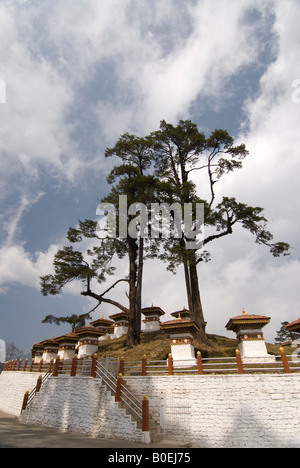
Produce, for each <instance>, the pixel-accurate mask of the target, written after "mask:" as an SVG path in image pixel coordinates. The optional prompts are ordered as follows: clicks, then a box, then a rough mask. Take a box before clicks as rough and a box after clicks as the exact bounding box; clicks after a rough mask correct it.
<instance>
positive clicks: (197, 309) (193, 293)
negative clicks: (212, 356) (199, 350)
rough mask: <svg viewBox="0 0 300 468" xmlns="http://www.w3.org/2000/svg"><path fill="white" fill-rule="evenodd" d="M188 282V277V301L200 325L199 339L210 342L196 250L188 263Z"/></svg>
mask: <svg viewBox="0 0 300 468" xmlns="http://www.w3.org/2000/svg"><path fill="white" fill-rule="evenodd" d="M187 267H188V268H187V273H186V275H188V283H187V278H186V284H187V285H188V284H189V288H190V290H189V291H188V301H189V303H191V306H190V305H189V308H190V313H191V319H192V320H194V321H195V322H196V324H197V325H198V327H199V331H198V332H197V339H198V340H199V341H201V342H203V343H208V338H207V335H206V332H205V325H206V324H205V320H204V316H203V309H202V303H201V297H200V289H199V281H198V272H197V265H196V256H195V253H194V252H191V254H190V257H189V260H188V265H187Z"/></svg>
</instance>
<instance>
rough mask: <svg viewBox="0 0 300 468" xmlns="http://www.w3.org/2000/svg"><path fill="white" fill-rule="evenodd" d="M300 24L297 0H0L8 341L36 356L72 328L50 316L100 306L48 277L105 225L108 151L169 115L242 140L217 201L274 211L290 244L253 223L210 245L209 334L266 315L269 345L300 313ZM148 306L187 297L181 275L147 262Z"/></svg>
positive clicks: (204, 274)
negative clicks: (76, 238) (101, 208)
mask: <svg viewBox="0 0 300 468" xmlns="http://www.w3.org/2000/svg"><path fill="white" fill-rule="evenodd" d="M299 18H300V3H299V1H298V0H257V1H256V0H184V1H183V0H85V1H83V0H60V1H58V0H53V1H50V0H39V1H37V0H14V1H13V2H12V1H11V0H0V161H1V172H0V200H1V212H0V241H1V244H0V338H2V339H3V340H5V341H6V342H10V343H11V342H14V344H15V345H16V346H18V347H19V348H21V349H22V350H23V351H24V352H28V351H29V350H30V348H31V346H32V344H33V343H34V342H36V341H40V340H42V339H45V338H48V337H50V336H52V335H55V336H58V335H61V334H63V333H66V332H67V331H69V329H68V327H64V326H60V327H57V326H54V325H53V326H52V325H49V324H41V320H42V319H43V318H44V317H45V315H47V314H54V315H58V316H61V315H68V314H71V313H77V314H80V313H83V312H86V311H88V310H90V308H92V306H93V305H95V304H93V303H92V302H90V301H89V300H88V299H84V298H82V297H80V295H79V291H80V288H79V289H78V287H77V286H75V285H74V287H71V288H69V289H68V290H67V291H66V293H64V294H62V295H61V296H58V297H43V296H42V295H41V293H40V291H39V277H40V276H41V275H43V274H47V273H50V272H51V271H52V260H53V256H54V254H55V252H56V251H57V249H58V248H59V247H61V246H62V245H64V239H65V234H66V231H67V229H68V228H69V227H70V226H76V223H77V221H78V219H85V218H91V219H96V208H97V205H98V202H99V199H100V198H101V197H102V196H104V195H105V194H106V193H107V191H108V186H107V183H106V175H107V173H108V171H109V170H110V168H111V167H112V164H113V161H112V160H105V158H104V156H103V154H104V150H105V148H106V147H107V146H112V145H114V143H115V142H116V140H117V139H118V137H119V135H120V134H122V133H124V132H126V131H128V132H130V133H135V134H138V135H141V136H142V135H145V134H147V133H148V132H150V131H152V130H156V129H157V128H158V127H159V122H160V120H162V119H165V120H167V121H168V122H170V123H173V124H176V123H177V122H178V120H179V119H191V120H192V121H193V122H195V123H197V125H198V126H199V128H200V129H201V130H202V131H204V132H205V133H206V134H209V133H210V132H211V131H213V130H214V129H215V128H224V129H227V130H228V131H229V133H231V134H232V135H233V136H234V137H235V138H236V139H237V140H238V141H243V142H245V143H246V145H247V147H248V149H249V151H250V156H249V157H248V158H247V160H246V161H245V162H244V167H243V169H242V170H241V171H238V172H236V173H234V174H232V175H230V176H227V177H226V178H224V179H223V181H222V182H219V184H218V187H217V188H218V195H219V196H221V195H222V194H226V195H228V196H235V197H236V198H237V200H239V201H241V202H244V203H248V204H250V205H258V206H262V207H264V208H265V216H266V217H267V218H268V219H269V221H270V224H269V229H270V230H271V231H272V233H273V234H274V240H276V241H277V240H283V241H286V242H288V243H290V244H291V245H292V249H291V255H290V256H289V257H284V258H279V259H274V258H273V257H272V256H271V254H270V253H269V251H268V249H267V248H265V247H263V246H258V245H257V244H255V242H254V239H253V238H252V236H251V235H250V234H248V233H247V232H246V231H244V232H243V231H237V232H236V233H235V234H233V235H232V236H230V237H229V238H224V239H222V241H219V242H218V243H216V244H215V245H212V261H211V262H210V263H208V264H205V265H201V266H200V267H199V279H200V288H201V293H202V302H203V307H204V314H205V319H206V320H207V331H208V332H209V333H218V334H221V335H226V336H232V337H233V334H231V333H230V332H227V331H226V330H225V328H224V327H225V324H226V323H227V321H228V319H229V318H230V317H232V316H235V315H239V314H240V313H241V311H242V308H245V309H246V312H248V313H253V314H263V315H268V316H270V317H271V323H270V324H269V325H268V326H267V327H266V328H265V337H266V339H267V340H269V341H273V340H274V338H275V336H276V331H277V330H278V329H279V328H280V324H281V322H282V321H284V320H287V321H292V320H295V319H297V318H299V316H300V310H299V303H300V300H299V299H300V298H299V276H300V257H299V247H300V242H299V230H300V221H299V219H300V210H299V191H300V189H299V187H300V185H299V183H298V178H299V174H300V149H299V146H300V145H299V140H300V138H299V131H300V130H299V129H300V125H299V124H300V30H299ZM199 188H200V187H199ZM115 297H116V298H118V299H119V298H121V299H122V300H123V299H124V297H125V292H124V290H123V289H122V287H121V288H120V290H118V291H116V292H115ZM143 300H144V303H143V305H144V306H145V307H146V306H149V305H151V304H152V303H154V304H157V305H160V306H161V307H162V308H163V309H164V310H165V311H166V313H167V316H166V318H168V314H169V313H171V312H173V311H174V310H178V309H181V308H182V307H183V306H185V305H187V301H186V296H185V290H184V284H183V282H182V272H181V271H179V272H178V275H177V276H173V275H172V274H169V273H166V272H165V267H164V265H162V264H157V263H154V262H149V263H147V264H146V270H145V282H144V299H143ZM115 312H116V310H115V309H111V308H107V306H105V305H103V306H101V308H99V309H98V310H97V313H95V314H94V318H96V317H98V316H102V315H103V316H104V317H107V316H108V315H110V314H112V313H115Z"/></svg>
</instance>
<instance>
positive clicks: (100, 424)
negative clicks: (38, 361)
mask: <svg viewBox="0 0 300 468" xmlns="http://www.w3.org/2000/svg"><path fill="white" fill-rule="evenodd" d="M108 367H109V366H108V365H106V364H105V363H102V362H100V360H97V359H84V360H81V361H80V364H79V363H78V365H77V370H76V374H75V375H76V376H77V377H75V375H74V374H72V372H71V365H70V362H67V361H66V362H64V363H63V362H60V363H59V365H57V366H55V367H54V371H53V373H52V372H48V373H47V374H46V375H44V376H43V377H42V376H40V377H39V379H38V382H37V385H36V387H35V388H34V389H33V390H32V391H31V392H30V393H29V392H26V393H25V396H24V402H23V407H22V412H21V419H22V420H23V421H27V422H31V421H36V420H40V421H42V420H43V419H44V417H45V414H46V413H45V412H44V411H47V408H46V409H45V410H43V409H42V408H43V407H44V405H43V401H45V402H46V401H48V400H49V394H51V395H52V397H53V395H55V394H56V395H57V398H54V400H56V402H55V404H54V409H53V411H54V412H56V413H55V414H56V415H57V416H56V418H57V419H56V420H52V423H51V427H55V425H56V424H57V422H56V421H57V420H61V413H62V410H61V408H60V400H61V399H62V398H63V397H60V395H61V392H62V391H64V388H65V387H64V386H65V385H66V386H67V388H72V386H73V384H72V383H71V382H72V380H73V379H74V378H75V379H76V378H78V377H79V381H78V384H79V382H81V383H80V385H83V388H82V390H81V392H84V391H85V390H84V388H85V385H86V384H85V383H84V382H85V380H84V379H85V378H86V377H93V381H94V387H92V388H94V389H93V392H96V394H97V392H98V395H99V397H98V403H96V406H95V408H94V413H93V415H94V416H93V421H92V422H91V421H90V423H89V424H90V425H89V428H90V434H91V435H92V436H94V437H99V436H100V437H102V436H104V437H105V436H106V435H107V437H111V438H113V437H115V436H114V433H118V436H116V437H117V438H119V437H120V438H122V437H121V435H120V430H123V428H127V430H125V431H123V433H122V434H123V435H125V436H126V437H124V438H129V437H133V439H132V440H136V441H140V442H144V443H150V442H156V441H158V440H160V439H159V434H158V429H157V425H156V424H155V423H154V421H153V420H152V419H151V417H149V401H148V399H147V398H146V397H144V399H143V400H142V401H141V399H139V398H137V397H136V396H135V395H134V393H133V392H132V391H131V390H130V389H129V388H128V386H127V385H125V383H124V381H123V377H122V375H121V374H119V376H118V377H116V376H115V375H114V374H113V373H112V372H113V371H112V372H110V370H108ZM55 369H56V370H55ZM49 377H51V379H50V380H48V379H49ZM60 377H61V378H60ZM80 377H82V378H83V380H81V378H80ZM66 379H67V380H66ZM69 379H71V380H69ZM46 381H48V382H49V385H48V382H47V385H45V386H44V383H45V382H46ZM67 382H69V384H67ZM75 382H76V380H74V384H75V387H74V388H75V389H76V385H77V384H76V383H75ZM89 382H90V384H91V385H93V384H92V383H91V381H90V379H89ZM56 384H57V385H56ZM42 385H43V388H42V390H41V387H42ZM70 386H71V387H70ZM40 390H41V391H40ZM68 391H70V390H68ZM68 391H67V393H66V396H65V397H64V399H65V400H64V401H65V402H67V401H68V398H69V397H68V395H69V394H68ZM81 395H82V393H81ZM94 401H96V400H94ZM72 404H73V408H74V409H73V411H75V412H78V411H79V412H80V409H79V408H78V406H77V405H79V406H80V402H79V401H78V403H77V400H75V401H74V400H73V403H72ZM110 412H111V413H110ZM81 414H82V413H81ZM103 414H104V416H103ZM111 414H113V416H111ZM46 419H47V417H46ZM60 423H61V421H60ZM69 423H71V421H69ZM105 428H107V434H106V429H105ZM121 428H122V429H121ZM85 432H86V430H85ZM103 434H104V435H103ZM129 434H131V435H130V436H129ZM128 440H130V439H128Z"/></svg>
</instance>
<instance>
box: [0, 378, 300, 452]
mask: <svg viewBox="0 0 300 468" xmlns="http://www.w3.org/2000/svg"><path fill="white" fill-rule="evenodd" d="M38 375H39V374H37V373H29V372H2V374H1V375H0V410H2V411H5V412H8V413H11V414H16V415H18V414H19V412H20V409H21V405H22V401H23V395H24V392H25V391H26V390H31V389H32V388H34V386H35V384H36V380H37V377H38ZM125 383H126V386H127V387H129V388H130V389H131V390H132V391H133V393H135V394H136V395H137V396H139V397H140V400H142V398H143V396H144V395H148V397H149V403H150V414H151V418H152V420H155V421H156V423H157V425H159V426H160V431H161V434H162V435H163V437H164V439H166V440H168V439H171V440H172V441H174V440H175V441H176V440H178V441H179V442H180V443H184V444H188V443H190V444H191V445H192V446H193V447H207V448H219V447H220V448H221V447H261V448H268V447H298V448H300V374H280V375H279V374H252V375H250V374H243V375H237V374H235V375H204V376H203V375H190V376H188V375H185V376H183V375H182V376H176V375H174V376H160V377H159V376H154V377H152V376H149V377H148V376H144V377H126V378H125ZM21 419H22V420H23V421H27V422H30V423H34V424H40V425H44V426H48V427H52V428H57V429H58V430H62V431H66V430H70V431H76V432H77V431H79V432H84V433H86V434H88V435H91V436H94V437H105V438H121V439H128V440H133V441H141V440H142V438H141V437H142V436H141V431H140V430H137V429H136V425H135V423H133V422H132V421H131V418H130V417H129V416H127V415H125V413H124V410H122V409H120V408H119V407H118V404H117V403H116V402H115V401H114V398H113V397H112V396H111V395H110V392H107V391H106V389H105V387H103V386H102V384H101V379H93V378H91V377H79V376H78V377H68V376H59V377H50V378H49V379H48V380H47V381H46V383H45V384H44V386H43V387H42V389H41V391H40V393H39V394H38V395H37V396H36V397H35V398H34V399H33V401H32V402H31V404H30V406H29V407H28V409H26V411H25V412H23V413H22V416H21Z"/></svg>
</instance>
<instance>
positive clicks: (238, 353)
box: [235, 349, 244, 374]
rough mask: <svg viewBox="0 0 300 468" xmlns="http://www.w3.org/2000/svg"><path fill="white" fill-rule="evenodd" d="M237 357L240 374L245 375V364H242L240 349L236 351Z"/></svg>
mask: <svg viewBox="0 0 300 468" xmlns="http://www.w3.org/2000/svg"><path fill="white" fill-rule="evenodd" d="M235 357H236V363H237V368H238V373H239V374H243V373H244V369H243V362H242V358H241V353H240V351H239V349H236V350H235Z"/></svg>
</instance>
